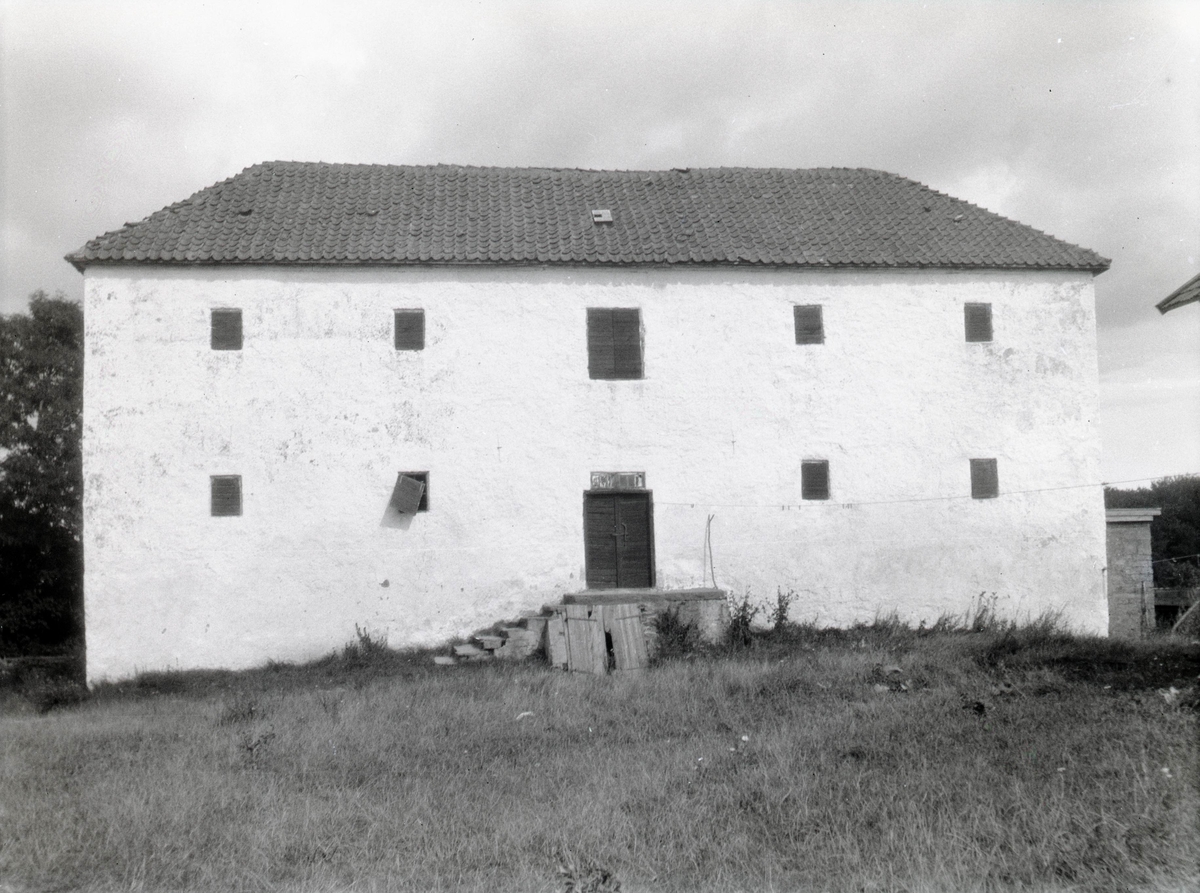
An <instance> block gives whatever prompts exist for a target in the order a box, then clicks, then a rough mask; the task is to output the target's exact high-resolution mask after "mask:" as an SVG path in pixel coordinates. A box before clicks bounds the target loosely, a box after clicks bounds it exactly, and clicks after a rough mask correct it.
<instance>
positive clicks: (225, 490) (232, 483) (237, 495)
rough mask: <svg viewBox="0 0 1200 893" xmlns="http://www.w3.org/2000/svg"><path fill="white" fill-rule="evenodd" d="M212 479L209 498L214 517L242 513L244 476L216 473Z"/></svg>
mask: <svg viewBox="0 0 1200 893" xmlns="http://www.w3.org/2000/svg"><path fill="white" fill-rule="evenodd" d="M209 480H210V485H209V487H210V490H209V500H210V503H209V504H210V507H211V508H210V510H211V512H212V515H213V517H215V518H219V517H224V516H229V515H240V514H241V513H242V476H241V475H240V474H214V475H213V476H212V477H211V478H209Z"/></svg>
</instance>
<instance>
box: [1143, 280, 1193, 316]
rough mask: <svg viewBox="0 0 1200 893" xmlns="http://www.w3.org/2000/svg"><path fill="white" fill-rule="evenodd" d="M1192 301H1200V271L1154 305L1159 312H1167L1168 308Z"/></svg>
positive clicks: (1172, 308)
mask: <svg viewBox="0 0 1200 893" xmlns="http://www.w3.org/2000/svg"><path fill="white" fill-rule="evenodd" d="M1192 301H1200V273H1198V274H1196V275H1195V276H1193V277H1192V278H1191V279H1189V280H1188V281H1187V282H1185V283H1183V285H1181V286H1179V288H1177V289H1175V291H1173V292H1171V293H1170V294H1169V295H1167V296H1166V297H1165V298H1163V299H1162V300H1161V301H1159V302H1158V303H1157V304H1155V305H1154V306H1155V307H1157V308H1158V312H1159V313H1166V312H1167V311H1168V310H1174V309H1175V308H1176V307H1182V306H1183V305H1184V304H1190V303H1192Z"/></svg>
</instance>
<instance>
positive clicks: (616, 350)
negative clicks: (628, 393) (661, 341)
mask: <svg viewBox="0 0 1200 893" xmlns="http://www.w3.org/2000/svg"><path fill="white" fill-rule="evenodd" d="M587 341H588V376H589V377H590V378H598V379H622V378H626V379H627V378H641V377H642V312H641V311H640V310H638V309H637V308H636V307H635V308H632V309H631V308H612V307H589V308H588V311H587Z"/></svg>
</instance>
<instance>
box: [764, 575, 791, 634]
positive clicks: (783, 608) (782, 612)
mask: <svg viewBox="0 0 1200 893" xmlns="http://www.w3.org/2000/svg"><path fill="white" fill-rule="evenodd" d="M795 602H796V591H795V590H794V589H792V587H790V586H789V587H788V590H787V592H784V591H783V588H782V587H778V586H777V587H776V588H775V604H774V605H773V606H772V607H771V616H770V621H771V632H775V633H785V632H787V631H788V630H789V629H790V628H791V626H792V622H791V620H790V619H789V618H788V615H789V613H790V612H791V610H792V605H793V604H795Z"/></svg>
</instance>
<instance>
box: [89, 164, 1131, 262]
mask: <svg viewBox="0 0 1200 893" xmlns="http://www.w3.org/2000/svg"><path fill="white" fill-rule="evenodd" d="M593 210H608V211H611V212H612V222H611V223H595V222H593V219H592V211H593ZM67 260H69V261H71V263H73V264H75V265H76V266H77V267H79V268H80V269H83V268H84V267H86V266H88V265H90V264H106V263H119V264H129V263H134V264H267V265H278V264H285V265H311V264H318V265H324V264H350V265H379V264H383V265H394V264H758V265H769V266H771V265H781V266H789V267H975V268H1006V269H1012V268H1037V269H1072V270H1091V271H1093V272H1099V271H1102V270H1104V269H1106V268H1107V267H1108V264H1109V261H1108V260H1107V259H1105V258H1103V257H1101V256H1100V255H1098V254H1096V253H1095V252H1093V251H1089V250H1087V249H1084V248H1079V247H1077V246H1075V245H1071V244H1069V243H1067V242H1063V241H1061V240H1059V239H1055V238H1053V237H1052V236H1048V235H1046V234H1045V233H1042V232H1039V231H1037V230H1035V229H1033V228H1031V227H1028V226H1025V225H1024V224H1020V223H1016V222H1014V221H1012V220H1008V219H1007V218H1004V217H1000V216H999V215H996V214H993V213H991V212H989V211H985V210H983V209H981V208H977V207H975V206H974V205H971V204H969V203H967V202H964V201H960V200H959V199H955V198H951V197H949V196H947V195H943V194H942V193H940V192H935V191H934V190H932V189H930V188H928V187H927V186H923V185H922V184H920V183H917V182H915V181H913V180H908V179H905V178H904V177H899V176H896V175H895V174H889V173H885V172H882V171H873V170H863V169H849V168H822V169H814V170H779V169H755V168H708V169H698V168H697V169H692V170H670V171H590V170H566V169H563V170H560V169H546V168H498V167H495V168H493V167H458V166H452V165H436V166H423V167H413V166H395V165H365V164H364V165H358V164H324V163H304V162H283V161H275V162H267V163H264V164H257V165H254V166H253V167H249V168H246V170H244V171H242V172H241V173H240V174H238V175H237V176H235V177H231V178H229V179H228V180H224V181H222V182H220V183H217V184H216V185H214V186H210V187H209V188H207V189H202V190H201V191H200V192H197V193H196V194H195V195H193V196H192V197H191V198H189V199H186V200H185V201H182V202H178V203H176V204H173V205H171V206H169V207H167V208H164V209H163V210H161V211H158V212H156V213H154V214H151V215H150V216H149V217H147V218H146V219H144V220H141V221H139V222H137V223H131V224H126V225H125V226H124V227H122V228H121V229H118V230H114V231H113V232H110V233H106V234H105V235H103V236H100V237H99V238H96V239H93V240H91V241H90V242H88V243H87V244H86V245H84V246H83V247H82V248H81V249H79V250H78V251H76V252H75V253H73V254H69V255H67Z"/></svg>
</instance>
